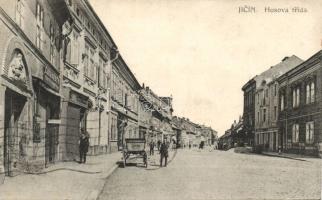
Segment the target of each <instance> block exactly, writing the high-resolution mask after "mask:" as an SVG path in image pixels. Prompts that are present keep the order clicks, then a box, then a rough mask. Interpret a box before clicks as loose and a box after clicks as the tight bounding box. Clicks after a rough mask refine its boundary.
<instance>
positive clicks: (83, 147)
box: [79, 129, 169, 167]
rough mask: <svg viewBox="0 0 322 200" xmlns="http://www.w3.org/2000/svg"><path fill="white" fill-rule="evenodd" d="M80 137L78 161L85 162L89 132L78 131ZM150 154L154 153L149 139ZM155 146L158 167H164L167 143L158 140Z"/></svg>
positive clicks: (166, 159) (166, 161) (166, 156)
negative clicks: (158, 154)
mask: <svg viewBox="0 0 322 200" xmlns="http://www.w3.org/2000/svg"><path fill="white" fill-rule="evenodd" d="M80 132H81V133H80V138H79V163H86V154H87V152H88V147H89V134H88V132H87V131H85V130H84V129H81V131H80ZM149 146H150V155H154V148H155V143H154V141H151V142H150V144H149ZM157 148H158V151H159V153H160V167H162V165H163V161H164V166H165V167H166V166H167V164H168V157H169V152H168V149H169V143H168V142H167V141H166V140H163V142H161V141H160V140H159V141H158V142H157Z"/></svg>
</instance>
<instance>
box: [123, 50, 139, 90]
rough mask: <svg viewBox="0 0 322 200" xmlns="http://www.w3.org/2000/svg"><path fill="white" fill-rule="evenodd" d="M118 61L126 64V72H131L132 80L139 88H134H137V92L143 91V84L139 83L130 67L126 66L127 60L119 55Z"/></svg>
mask: <svg viewBox="0 0 322 200" xmlns="http://www.w3.org/2000/svg"><path fill="white" fill-rule="evenodd" d="M117 60H120V62H121V63H123V64H124V66H125V69H126V71H127V72H129V74H130V76H131V78H132V79H133V80H134V83H135V84H136V86H137V87H135V86H134V88H137V90H141V89H142V86H141V84H140V83H139V82H138V80H137V79H136V77H135V76H134V74H133V72H132V71H131V69H130V68H129V66H128V65H127V64H126V62H125V60H124V59H123V57H122V56H121V54H120V53H119V56H118V58H117Z"/></svg>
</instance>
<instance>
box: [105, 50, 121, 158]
mask: <svg viewBox="0 0 322 200" xmlns="http://www.w3.org/2000/svg"><path fill="white" fill-rule="evenodd" d="M112 50H113V51H115V52H116V55H115V57H114V58H113V59H112V58H111V60H109V61H108V66H110V71H109V74H110V75H111V78H112V64H113V63H114V61H116V60H117V59H118V57H119V51H118V49H117V46H113V47H112ZM110 86H112V84H111V85H110ZM108 99H109V101H108V102H109V104H110V103H111V87H110V89H109V95H108ZM110 106H111V105H109V107H110ZM109 119H111V118H110V117H109ZM108 130H110V129H108ZM110 134H111V133H110ZM110 134H107V140H108V146H109V151H110V152H111V151H112V149H111V137H110Z"/></svg>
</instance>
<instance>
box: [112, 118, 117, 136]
mask: <svg viewBox="0 0 322 200" xmlns="http://www.w3.org/2000/svg"><path fill="white" fill-rule="evenodd" d="M116 126H117V119H116V118H115V117H113V118H112V122H111V140H117V127H116Z"/></svg>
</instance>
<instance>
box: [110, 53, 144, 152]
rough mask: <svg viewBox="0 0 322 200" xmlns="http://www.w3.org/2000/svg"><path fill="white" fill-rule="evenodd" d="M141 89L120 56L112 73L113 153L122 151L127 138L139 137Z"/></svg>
mask: <svg viewBox="0 0 322 200" xmlns="http://www.w3.org/2000/svg"><path fill="white" fill-rule="evenodd" d="M140 89H141V86H140V84H139V83H138V81H137V79H136V78H135V76H134V75H133V73H132V72H131V70H130V69H129V67H128V66H127V64H126V63H125V61H124V60H123V58H122V57H121V55H119V56H118V58H117V59H116V60H115V62H113V64H112V72H111V111H110V112H111V115H110V119H109V120H110V123H111V127H110V132H111V134H110V147H111V151H116V150H121V149H122V148H123V144H124V142H125V139H126V138H137V137H139V133H140V131H139V122H138V120H139V117H138V114H139V94H138V91H139V90H140Z"/></svg>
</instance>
